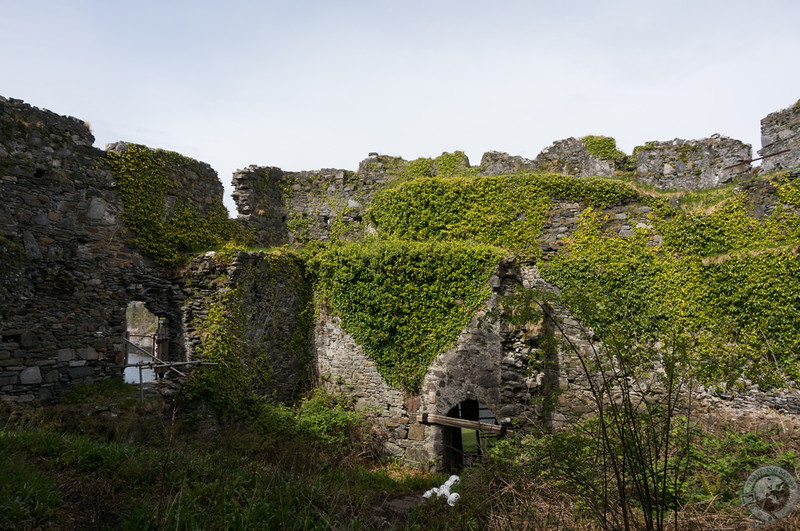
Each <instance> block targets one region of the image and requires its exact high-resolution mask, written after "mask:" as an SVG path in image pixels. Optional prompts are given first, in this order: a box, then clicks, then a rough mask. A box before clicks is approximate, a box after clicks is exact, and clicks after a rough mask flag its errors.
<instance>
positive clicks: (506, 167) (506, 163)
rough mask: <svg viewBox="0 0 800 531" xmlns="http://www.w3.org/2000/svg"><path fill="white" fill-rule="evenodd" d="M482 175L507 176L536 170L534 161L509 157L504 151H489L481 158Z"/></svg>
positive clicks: (513, 156)
mask: <svg viewBox="0 0 800 531" xmlns="http://www.w3.org/2000/svg"><path fill="white" fill-rule="evenodd" d="M480 167H481V168H482V170H481V175H505V174H509V173H517V172H519V171H525V170H536V169H537V165H536V163H535V162H534V161H532V160H530V159H526V158H524V157H520V156H519V155H509V154H508V153H506V152H504V151H487V152H486V153H484V154H483V156H482V157H481V166H480Z"/></svg>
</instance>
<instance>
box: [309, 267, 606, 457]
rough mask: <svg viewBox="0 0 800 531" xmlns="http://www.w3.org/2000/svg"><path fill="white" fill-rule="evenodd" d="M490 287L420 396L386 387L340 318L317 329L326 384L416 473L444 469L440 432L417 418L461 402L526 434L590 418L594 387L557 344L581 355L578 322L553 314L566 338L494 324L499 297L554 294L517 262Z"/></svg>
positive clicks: (541, 328) (532, 327) (327, 318)
mask: <svg viewBox="0 0 800 531" xmlns="http://www.w3.org/2000/svg"><path fill="white" fill-rule="evenodd" d="M489 284H490V286H491V288H492V296H491V298H490V299H489V300H488V301H487V303H486V306H485V307H484V308H483V310H481V311H479V312H478V313H476V315H475V316H473V318H472V320H471V321H470V323H469V324H468V325H467V326H466V327H465V329H464V330H463V331H462V332H461V334H460V335H459V337H458V339H457V341H456V344H455V345H453V347H451V348H449V349H448V350H447V351H445V352H443V353H442V354H440V355H439V356H437V357H436V359H435V360H434V361H433V363H432V364H431V367H430V368H429V369H428V372H427V374H426V376H425V378H424V380H423V383H422V385H421V388H420V391H419V393H417V394H408V393H404V392H403V391H401V390H399V389H395V388H392V387H390V386H388V385H387V384H386V382H385V381H384V380H383V378H382V377H381V376H380V374H378V372H377V370H376V369H375V365H374V363H373V362H372V360H370V359H369V358H367V357H366V356H365V355H364V353H363V352H362V350H361V348H360V347H359V346H358V345H357V344H356V343H355V341H354V340H353V338H352V337H351V336H350V335H349V334H348V333H347V332H345V331H344V330H343V329H342V327H341V324H340V322H339V320H338V318H336V317H335V316H331V315H327V314H321V315H320V318H319V320H318V321H317V325H316V331H315V347H316V351H317V360H316V361H317V370H318V372H319V375H320V383H321V384H322V385H323V386H325V387H326V388H328V389H330V390H331V391H333V392H337V393H344V394H348V395H352V396H355V397H356V399H357V407H358V408H359V409H360V410H361V411H364V412H365V413H367V415H369V416H371V417H372V421H373V423H374V424H375V425H377V426H379V427H380V428H382V429H383V430H385V432H386V433H387V435H388V440H387V442H386V444H385V449H386V451H387V453H389V454H390V455H393V456H396V457H400V458H403V459H405V460H407V461H409V462H412V463H416V464H417V465H420V466H426V467H431V466H432V467H434V468H436V467H439V466H441V464H442V462H441V459H442V456H443V453H444V447H445V441H444V432H443V429H442V428H441V427H440V426H435V425H426V424H423V423H421V422H419V416H420V415H421V414H423V413H435V414H438V415H446V414H447V413H448V412H449V411H450V409H451V408H453V407H454V406H455V405H457V404H459V403H460V402H462V401H464V400H477V401H478V402H479V403H480V404H482V405H484V406H486V407H487V408H488V409H489V410H491V411H492V413H493V414H494V416H495V417H496V419H497V420H498V421H499V422H500V421H503V420H505V419H508V420H511V421H512V422H514V423H515V424H516V425H518V426H520V427H523V428H525V427H530V426H531V425H534V424H536V425H540V426H548V427H554V428H558V427H560V426H563V425H564V423H565V422H568V421H571V420H574V419H575V418H577V417H578V416H580V415H582V414H585V413H587V412H588V411H591V400H590V398H591V396H590V390H589V387H588V384H586V383H585V378H584V377H583V375H582V371H581V366H580V364H579V362H578V360H577V358H576V357H575V355H574V353H573V352H572V351H571V350H569V349H568V348H564V347H556V345H559V344H560V343H559V342H558V341H552V339H553V338H556V339H559V338H563V337H564V335H566V336H567V337H569V338H570V340H571V341H572V342H573V344H575V345H577V347H578V348H580V349H584V350H585V349H589V348H590V347H589V343H588V341H587V340H586V339H585V334H584V331H583V330H582V329H581V327H580V324H579V323H577V321H575V320H574V319H573V318H571V317H570V316H569V315H568V314H567V312H565V311H564V310H563V309H561V308H553V309H552V311H553V313H554V315H555V316H556V317H557V318H558V319H560V320H562V322H563V325H562V329H563V332H564V333H563V334H562V332H561V331H559V330H554V329H553V328H552V327H550V326H547V325H546V321H543V322H537V323H529V324H527V325H524V326H517V327H515V326H510V325H508V324H507V323H503V322H501V321H498V320H497V319H496V318H489V315H490V314H491V313H492V309H494V308H496V306H497V302H498V297H499V296H502V295H511V294H512V293H514V292H515V290H516V289H517V288H518V287H519V286H525V287H526V288H532V287H536V288H539V289H549V290H552V289H554V288H553V287H552V286H550V285H548V284H547V283H546V282H545V281H544V280H542V279H541V277H540V276H539V274H538V271H537V270H536V268H535V267H533V266H525V267H520V266H519V265H518V264H516V263H515V262H505V263H501V264H499V265H498V269H497V271H496V274H495V275H493V276H492V278H491V279H490V280H489ZM585 353H586V354H588V350H586V352H585ZM554 397H557V398H554Z"/></svg>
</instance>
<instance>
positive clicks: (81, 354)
mask: <svg viewBox="0 0 800 531" xmlns="http://www.w3.org/2000/svg"><path fill="white" fill-rule="evenodd" d="M75 352H76V353H77V355H78V358H80V359H82V360H96V359H98V358H99V357H100V355H99V354H98V352H97V351H96V350H95V349H94V348H93V347H84V348H79V349H77V350H76V351H75Z"/></svg>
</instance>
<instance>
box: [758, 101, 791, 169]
mask: <svg viewBox="0 0 800 531" xmlns="http://www.w3.org/2000/svg"><path fill="white" fill-rule="evenodd" d="M781 152H783V153H781ZM758 154H759V156H761V157H764V160H763V162H762V163H761V171H762V172H764V173H766V172H770V171H775V170H782V169H792V168H795V167H797V166H800V101H798V102H797V103H795V104H794V105H792V106H791V107H788V108H786V109H783V110H780V111H777V112H774V113H772V114H769V115H767V117H766V118H764V119H763V120H761V149H760V150H759V151H758Z"/></svg>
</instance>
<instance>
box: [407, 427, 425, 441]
mask: <svg viewBox="0 0 800 531" xmlns="http://www.w3.org/2000/svg"><path fill="white" fill-rule="evenodd" d="M408 438H409V439H411V440H412V441H424V440H425V425H424V424H413V425H411V426H409V427H408Z"/></svg>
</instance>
